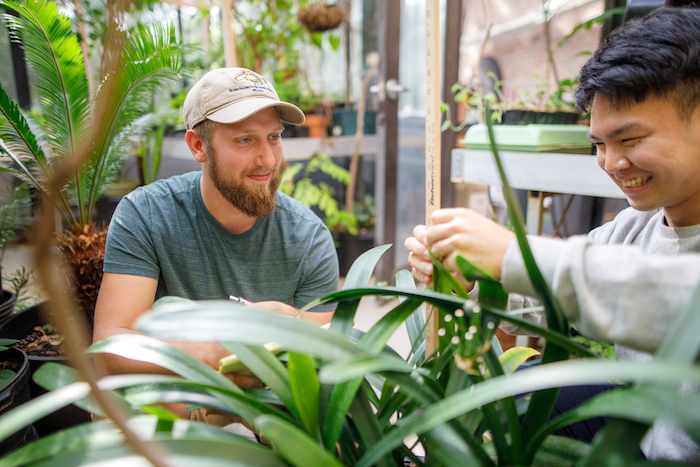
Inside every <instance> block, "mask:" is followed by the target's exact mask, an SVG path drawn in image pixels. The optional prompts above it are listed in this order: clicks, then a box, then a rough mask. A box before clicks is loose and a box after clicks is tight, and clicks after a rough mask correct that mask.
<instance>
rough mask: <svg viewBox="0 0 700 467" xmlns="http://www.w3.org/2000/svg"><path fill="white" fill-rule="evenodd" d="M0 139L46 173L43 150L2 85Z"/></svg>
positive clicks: (46, 163)
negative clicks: (35, 163) (34, 162)
mask: <svg viewBox="0 0 700 467" xmlns="http://www.w3.org/2000/svg"><path fill="white" fill-rule="evenodd" d="M0 139H2V140H3V141H4V142H5V144H6V145H7V147H8V148H10V149H11V150H12V151H13V152H14V153H15V154H17V155H19V156H20V157H26V158H28V159H30V160H32V161H36V162H37V163H38V165H39V167H41V168H42V170H43V172H44V173H47V171H48V162H47V159H46V156H45V155H44V150H43V149H42V148H41V146H40V145H39V143H38V142H37V138H36V136H34V133H33V132H32V130H31V128H30V127H29V123H27V120H26V119H25V118H24V116H23V115H22V112H21V111H20V109H19V106H18V105H17V104H15V102H14V101H13V100H12V99H11V98H10V96H8V95H7V93H6V92H5V90H4V89H3V88H2V85H0ZM28 175H29V174H28Z"/></svg>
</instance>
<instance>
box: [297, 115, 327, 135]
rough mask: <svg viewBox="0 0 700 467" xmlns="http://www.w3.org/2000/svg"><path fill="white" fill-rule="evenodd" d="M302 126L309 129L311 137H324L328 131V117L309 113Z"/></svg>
mask: <svg viewBox="0 0 700 467" xmlns="http://www.w3.org/2000/svg"><path fill="white" fill-rule="evenodd" d="M301 126H302V127H306V128H308V129H309V138H322V137H324V136H325V135H326V132H327V131H328V117H326V116H325V115H317V114H307V115H306V121H305V122H304V124H303V125H301Z"/></svg>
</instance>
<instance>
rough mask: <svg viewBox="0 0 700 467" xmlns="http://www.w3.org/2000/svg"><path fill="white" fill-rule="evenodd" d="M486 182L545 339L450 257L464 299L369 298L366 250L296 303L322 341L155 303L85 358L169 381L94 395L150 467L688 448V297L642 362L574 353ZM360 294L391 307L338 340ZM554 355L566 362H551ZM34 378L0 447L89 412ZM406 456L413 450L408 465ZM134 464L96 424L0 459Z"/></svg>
mask: <svg viewBox="0 0 700 467" xmlns="http://www.w3.org/2000/svg"><path fill="white" fill-rule="evenodd" d="M486 121H487V122H490V120H489V119H486ZM494 153H495V154H496V151H495V150H494ZM496 160H497V161H498V157H497V154H496ZM501 173H502V171H501ZM503 178H504V186H505V188H506V192H507V193H508V196H507V198H508V202H509V206H511V208H512V209H513V211H512V212H511V218H512V219H513V223H514V226H515V230H516V233H517V235H518V241H519V242H520V246H521V250H522V251H523V257H524V259H525V262H526V263H527V266H528V271H529V272H530V278H531V280H532V282H533V284H535V286H536V287H535V288H536V290H537V293H538V296H539V298H541V299H542V301H543V306H544V309H545V311H546V313H547V317H548V321H549V323H550V324H551V325H552V329H544V328H541V327H539V326H538V325H535V324H532V323H530V322H528V321H526V320H523V319H522V318H520V317H519V313H522V311H517V312H506V311H504V309H503V308H504V304H505V294H504V293H503V290H502V289H501V288H500V285H499V284H498V283H497V282H495V281H493V280H492V278H490V277H488V275H487V274H485V273H484V272H482V271H481V270H480V269H479V268H478V267H476V266H475V265H473V264H470V263H468V262H467V261H465V260H463V259H458V264H459V266H460V269H461V271H462V273H463V274H464V275H465V277H467V278H470V279H476V280H478V281H479V299H478V301H475V300H472V299H469V298H468V296H467V294H466V291H465V290H464V289H463V288H462V287H461V286H460V284H459V282H457V281H456V280H455V279H454V278H453V277H452V276H451V275H450V274H449V273H448V272H447V271H446V270H445V269H443V268H442V266H441V265H440V263H438V262H434V264H435V271H434V275H433V277H434V287H433V289H432V290H431V289H425V290H416V288H415V287H414V285H413V283H412V279H411V277H410V274H409V273H408V272H407V271H402V272H400V273H399V274H398V275H397V280H396V283H397V286H396V287H369V286H367V284H368V283H369V279H370V276H371V273H372V269H373V268H374V265H375V264H376V262H377V260H378V258H379V256H380V255H381V254H382V253H383V251H385V250H386V248H387V246H383V247H377V248H375V249H373V250H370V251H369V252H367V253H365V254H364V255H363V256H361V257H360V258H359V259H358V260H357V261H356V262H355V264H353V266H352V268H351V270H350V271H349V273H348V275H347V277H346V282H345V284H344V289H343V290H341V291H339V292H337V293H334V294H332V295H330V296H327V297H323V298H321V299H319V300H318V301H316V302H315V303H311V304H309V305H308V306H307V308H310V307H313V306H315V305H317V304H318V303H319V302H337V303H338V308H337V310H336V312H335V316H334V318H333V321H332V323H331V327H330V329H329V330H326V329H320V328H318V327H317V326H315V325H313V324H311V323H309V322H306V321H302V320H299V319H294V318H291V317H288V316H282V315H280V314H276V313H272V312H266V311H264V310H255V312H254V313H253V312H251V310H250V308H246V307H245V306H243V305H240V304H235V303H232V302H228V301H213V302H191V301H185V300H171V301H169V302H167V303H163V302H161V303H159V304H158V305H157V306H156V307H155V308H154V309H153V310H152V311H151V312H150V313H147V314H145V315H143V316H142V317H141V318H140V319H139V320H138V321H137V322H136V323H135V327H136V329H137V330H139V331H141V332H143V333H144V334H147V335H135V334H129V335H118V336H112V337H110V338H108V339H105V340H103V341H100V342H97V343H94V344H93V345H92V347H91V349H90V350H91V351H92V352H109V353H113V354H117V355H120V356H122V357H125V358H130V359H134V360H139V361H144V362H148V363H152V364H156V365H159V366H162V367H164V368H167V369H168V370H170V371H172V372H173V373H175V374H176V375H177V376H164V375H119V376H110V377H105V378H102V379H101V380H100V381H99V383H98V386H99V387H100V388H101V389H103V390H110V391H113V394H114V395H116V396H117V398H118V400H119V401H120V402H121V403H122V406H123V407H124V413H125V414H126V417H127V418H128V419H129V421H128V424H129V426H131V427H132V428H133V429H135V430H137V431H138V433H139V436H140V437H141V440H142V441H141V443H143V444H144V445H147V446H149V447H154V446H157V447H159V448H162V449H163V451H162V452H161V453H160V454H159V456H155V457H154V458H153V459H151V458H149V460H151V462H153V463H154V465H166V464H167V465H180V464H188V465H190V464H191V465H198V466H199V465H202V466H219V465H236V466H251V467H252V466H297V467H301V466H305V467H309V466H310V467H316V466H318V467H328V466H330V467H341V466H357V467H369V466H386V467H389V466H392V467H393V466H397V465H405V462H406V461H411V462H413V463H414V464H416V465H418V466H423V465H426V466H438V465H441V466H442V465H444V466H458V465H459V466H461V465H465V466H472V465H474V466H488V467H495V466H527V465H533V466H542V467H544V466H557V467H559V466H577V467H588V466H591V467H592V466H601V465H635V466H644V465H669V464H668V463H665V464H659V463H654V462H650V461H647V460H644V459H639V458H638V457H637V456H638V450H639V443H640V440H641V438H642V437H643V436H644V434H645V432H646V430H647V429H648V427H649V425H650V424H652V423H653V422H654V421H656V420H658V419H664V420H666V421H671V422H674V423H676V424H677V425H679V426H680V427H682V428H683V429H684V430H685V431H686V432H687V433H688V434H689V435H690V436H691V437H692V438H693V439H695V440H696V441H698V440H700V400H699V399H698V396H697V394H688V393H684V392H682V391H680V390H679V386H680V385H681V384H684V383H692V384H700V369H699V368H698V367H697V365H695V364H694V362H695V361H696V359H697V356H698V352H699V350H700V338H698V336H697V329H698V325H700V314H698V313H697V310H698V308H699V307H700V288H698V289H697V291H696V292H695V294H694V295H693V297H692V298H691V301H690V303H689V304H688V305H687V306H686V308H685V309H684V310H683V312H682V313H681V314H680V315H679V317H678V318H677V322H676V323H674V325H673V326H672V327H671V329H670V331H669V333H668V335H667V336H666V338H665V339H664V341H663V342H662V344H661V346H660V347H659V349H658V350H657V352H656V355H655V359H654V361H652V362H650V363H639V362H630V361H614V360H610V359H604V358H599V357H595V356H593V355H591V354H590V353H589V352H588V350H587V349H585V348H583V347H581V346H580V345H578V344H576V343H575V342H573V341H572V340H571V339H570V338H569V335H568V325H567V323H566V320H565V319H564V318H563V315H562V314H561V312H560V310H559V309H558V307H557V304H556V302H555V300H554V298H553V297H552V294H551V292H550V291H549V288H548V286H547V284H546V283H545V282H544V280H543V279H542V276H541V275H540V274H539V271H538V270H537V266H536V264H535V262H534V261H533V257H532V254H531V253H530V250H529V247H528V245H527V239H526V237H525V232H524V229H523V225H522V219H521V215H520V214H519V213H517V212H516V210H517V209H518V208H517V202H514V201H515V200H514V199H513V196H512V191H511V190H510V188H509V187H508V184H507V181H505V177H503ZM373 296H398V297H400V301H399V304H398V305H397V306H396V307H395V308H394V309H393V310H391V311H389V312H388V313H387V314H386V315H385V316H384V317H383V318H382V319H381V320H379V322H378V323H377V324H375V325H374V326H373V327H372V328H371V329H370V330H369V331H368V332H367V333H361V332H359V331H356V330H354V329H353V319H354V315H355V313H356V311H357V308H358V304H359V301H360V300H361V299H362V298H364V297H373ZM423 303H428V304H430V305H432V306H433V309H434V311H433V312H434V313H438V314H439V317H440V331H439V332H438V334H439V336H440V338H439V339H438V346H437V351H436V352H434V353H432V354H430V355H426V353H425V321H424V318H423V313H422V312H421V310H420V308H419V307H420V306H421V304H423ZM530 311H532V310H530ZM500 320H507V321H510V322H513V323H516V324H519V325H520V326H521V327H522V328H525V329H526V330H529V331H530V332H532V333H533V334H536V335H539V336H542V337H544V338H545V339H546V341H547V344H546V346H545V350H544V352H543V354H542V357H541V359H540V361H539V364H537V365H533V367H532V368H530V369H527V370H523V371H514V369H515V368H517V367H518V366H519V365H520V363H522V362H523V361H524V360H525V359H526V358H528V357H530V356H532V355H533V353H534V352H533V351H532V350H530V349H515V350H510V351H509V352H506V353H501V351H500V346H499V345H498V341H497V340H496V339H495V338H494V336H493V334H494V331H495V328H496V326H497V325H498V323H499V321H500ZM401 323H405V324H406V329H407V331H408V334H409V338H410V341H411V343H412V350H411V353H410V355H408V356H407V357H403V358H402V357H400V356H399V355H397V354H396V353H395V352H394V351H393V350H392V349H390V348H389V347H387V346H386V342H387V339H388V338H389V337H390V336H391V335H392V334H393V333H394V332H396V331H397V329H399V326H400V325H401ZM150 336H154V337H150ZM203 338H206V339H212V340H216V341H219V342H221V343H222V344H223V345H224V346H225V347H226V348H228V349H229V350H230V351H231V352H233V353H234V354H235V355H236V357H235V358H227V359H225V360H224V361H222V365H221V368H220V371H219V372H217V371H215V370H213V369H212V368H210V367H208V366H207V365H205V364H204V363H202V362H200V361H198V360H196V359H194V358H192V357H190V356H189V355H187V354H185V353H183V352H181V351H179V350H176V349H174V348H172V347H170V346H169V345H168V344H167V343H165V342H164V341H162V340H160V339H176V340H191V341H201V340H202V339H203ZM270 342H274V343H276V345H275V346H274V348H275V349H276V351H279V350H280V349H281V350H283V351H284V352H283V353H281V354H276V353H275V352H273V351H271V346H269V345H268V346H267V347H266V346H265V344H268V343H270ZM570 353H573V354H577V355H578V356H580V357H582V358H579V359H574V360H571V361H566V360H567V359H568V356H569V354H570ZM241 364H242V365H244V366H245V367H246V368H248V369H249V370H250V371H251V372H252V373H254V374H255V375H257V376H258V377H259V378H260V379H261V380H262V381H263V382H264V383H265V385H266V387H267V388H268V389H265V390H260V389H250V390H243V389H241V388H239V387H237V386H236V385H234V384H233V383H232V382H231V381H230V380H229V379H227V378H226V377H225V376H224V375H223V374H222V373H225V372H226V371H227V370H228V369H231V368H234V367H235V368H236V369H237V370H238V371H240V370H241ZM34 378H35V380H36V381H38V382H39V383H40V384H42V385H44V386H45V387H47V388H50V389H54V390H53V391H52V392H51V393H49V394H47V395H46V396H44V397H43V398H42V399H35V400H33V401H31V402H29V403H27V404H25V405H23V406H22V407H19V408H17V409H15V410H14V411H12V412H10V413H8V414H6V415H3V416H2V417H0V439H2V438H4V437H6V436H8V435H10V434H11V433H13V432H14V431H17V430H18V429H20V428H22V427H23V426H26V425H27V424H29V423H32V421H33V420H36V419H38V418H41V417H42V416H44V415H45V414H46V413H47V412H50V411H53V410H56V409H58V408H60V407H61V406H63V405H66V404H68V403H72V402H75V403H77V404H80V405H81V406H83V407H85V408H86V409H87V410H92V411H94V412H96V413H99V414H102V413H104V412H103V411H102V409H101V408H100V407H98V406H96V405H95V404H94V401H93V400H92V399H91V398H90V397H88V395H89V392H90V387H89V386H88V385H87V384H86V383H84V382H81V381H80V375H77V374H76V373H75V372H74V370H71V369H69V368H66V367H63V366H60V365H57V364H46V365H44V366H43V367H42V368H41V369H40V370H39V372H37V373H36V374H35V377H34ZM610 380H614V381H617V382H619V383H621V384H626V386H621V387H620V389H615V390H612V391H609V392H608V393H605V394H602V395H599V396H597V397H595V398H593V399H591V400H589V401H588V402H586V403H584V404H582V405H580V406H579V407H577V408H575V409H574V410H572V411H569V412H567V413H565V414H563V415H560V416H558V417H555V418H552V419H551V420H550V413H551V408H552V405H553V403H554V398H555V396H556V392H557V390H558V388H560V387H564V386H573V385H585V384H595V383H600V382H603V381H610ZM160 402H186V403H189V404H190V405H191V406H192V407H201V406H204V407H210V408H214V409H217V410H220V411H223V412H226V413H231V414H236V415H238V416H240V417H242V418H243V419H245V420H246V421H247V422H249V423H250V424H251V425H253V426H255V427H256V429H257V430H258V431H259V432H260V434H261V435H262V437H263V439H265V440H266V443H267V445H272V446H274V449H269V448H268V446H267V445H262V444H256V443H254V442H251V441H249V440H247V439H243V438H241V437H240V436H238V435H236V434H233V433H231V432H229V431H226V430H223V429H220V428H217V427H213V426H211V425H204V424H201V423H196V422H190V421H187V420H181V419H178V418H177V417H176V416H174V415H173V414H171V413H169V412H168V411H167V410H165V409H164V408H162V407H161V406H158V405H156V404H157V403H160ZM601 415H608V416H610V417H611V419H610V421H609V423H608V425H607V427H606V428H605V430H604V431H603V432H602V433H601V434H600V435H599V436H598V437H597V438H596V439H594V441H593V443H592V444H590V445H589V444H585V443H582V442H579V441H575V440H572V439H568V438H562V437H559V436H555V435H553V434H552V433H553V432H554V431H555V430H556V429H557V428H560V427H563V426H566V425H568V424H571V423H573V422H576V421H579V420H581V419H585V418H590V417H597V416H601ZM136 444H137V443H134V444H133V445H136ZM419 448H420V451H421V452H424V453H425V454H426V456H425V457H423V456H420V455H417V453H418V450H419ZM140 452H143V450H140ZM135 456H136V455H135V454H134V448H132V444H131V443H127V442H126V441H125V437H124V436H123V435H122V433H121V432H120V431H119V430H117V429H116V428H115V426H114V425H113V424H112V422H111V421H110V420H102V421H100V422H96V423H91V424H87V425H83V426H78V427H73V428H71V429H69V430H67V431H64V432H61V433H56V434H53V435H51V436H48V437H46V438H43V439H40V440H38V441H36V442H34V443H32V444H29V445H27V446H25V447H23V448H21V449H19V450H18V451H16V452H14V453H12V454H10V455H8V456H6V457H5V458H3V459H2V460H0V464H1V465H3V466H13V467H14V466H24V465H33V466H34V465H81V466H83V465H85V466H87V465H98V464H99V465H104V464H106V463H107V462H112V463H114V464H117V463H118V462H121V463H122V464H125V465H141V463H139V461H137V460H136V459H135Z"/></svg>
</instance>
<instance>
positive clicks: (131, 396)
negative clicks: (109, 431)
mask: <svg viewBox="0 0 700 467" xmlns="http://www.w3.org/2000/svg"><path fill="white" fill-rule="evenodd" d="M99 386H100V388H101V389H104V390H119V392H120V393H121V395H122V397H123V398H124V399H125V400H126V401H128V402H129V403H131V404H132V405H136V406H141V405H145V404H155V403H158V402H186V403H190V404H195V405H197V406H201V407H210V408H213V409H217V410H220V411H222V412H225V413H230V414H237V413H238V411H237V410H235V409H233V408H232V407H237V405H236V404H247V405H250V406H251V407H252V410H254V411H255V413H261V414H272V415H275V416H278V417H282V418H286V419H288V420H289V421H292V419H291V417H290V416H289V415H287V414H286V413H285V412H282V411H280V410H278V409H277V408H275V407H274V405H275V404H277V405H279V404H281V401H280V400H279V398H277V397H270V396H272V395H273V393H272V392H271V391H267V390H264V391H263V395H262V396H261V395H257V394H255V393H254V392H253V391H252V390H249V391H246V392H243V393H242V392H240V390H238V389H237V391H232V390H230V389H227V388H223V387H220V386H214V385H211V384H203V383H199V382H197V381H188V380H186V379H182V378H179V377H176V376H166V375H152V374H151V375H118V376H107V377H104V378H102V379H100V381H99Z"/></svg>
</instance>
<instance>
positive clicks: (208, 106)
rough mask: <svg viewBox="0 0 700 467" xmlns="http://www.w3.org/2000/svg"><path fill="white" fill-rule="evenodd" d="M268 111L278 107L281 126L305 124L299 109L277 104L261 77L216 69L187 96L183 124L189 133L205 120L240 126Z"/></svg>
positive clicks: (232, 70) (277, 97)
mask: <svg viewBox="0 0 700 467" xmlns="http://www.w3.org/2000/svg"><path fill="white" fill-rule="evenodd" d="M269 107H277V110H278V112H279V116H280V120H281V121H283V122H286V123H291V124H292V125H301V124H302V123H304V120H306V118H305V117H304V112H302V111H301V109H299V107H297V106H296V105H294V104H290V103H289V102H282V101H281V100H280V98H279V96H278V95H277V92H276V91H275V88H273V87H272V85H271V84H270V83H269V82H268V81H267V80H266V79H265V78H264V77H263V76H261V75H259V74H257V73H255V72H254V71H251V70H248V69H246V68H218V69H216V70H212V71H209V72H207V73H206V74H205V75H204V76H202V78H201V79H200V80H199V81H197V82H196V83H195V85H194V86H192V89H190V92H188V93H187V97H186V98H185V103H184V104H183V120H184V123H185V128H186V129H188V130H190V129H192V128H193V127H194V126H195V125H197V124H198V123H201V122H203V121H204V120H211V121H213V122H217V123H236V122H240V121H241V120H245V119H246V118H248V117H250V116H251V115H253V114H254V113H257V112H260V111H261V110H263V109H267V108H269Z"/></svg>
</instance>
